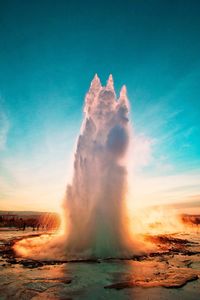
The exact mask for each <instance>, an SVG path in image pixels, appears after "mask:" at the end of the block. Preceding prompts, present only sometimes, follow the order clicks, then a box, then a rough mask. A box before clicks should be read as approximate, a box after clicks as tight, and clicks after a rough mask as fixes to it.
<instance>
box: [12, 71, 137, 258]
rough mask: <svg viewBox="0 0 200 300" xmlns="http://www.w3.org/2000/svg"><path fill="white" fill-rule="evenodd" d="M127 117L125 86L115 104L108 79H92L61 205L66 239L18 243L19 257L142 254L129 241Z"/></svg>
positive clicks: (41, 239)
mask: <svg viewBox="0 0 200 300" xmlns="http://www.w3.org/2000/svg"><path fill="white" fill-rule="evenodd" d="M128 112H129V103H128V99H127V95H126V87H125V86H123V87H122V89H121V92H120V96H119V99H117V98H116V94H115V90H114V85H113V78H112V75H110V76H109V79H108V82H107V85H106V86H105V87H103V86H101V83H100V80H99V78H98V76H97V75H95V77H94V79H93V81H92V83H91V86H90V89H89V91H88V93H87V95H86V98H85V107H84V114H85V115H84V120H83V124H82V127H81V133H80V135H79V138H78V141H77V147H76V151H75V155H74V169H73V179H72V183H71V185H68V187H67V192H66V197H65V200H64V209H65V219H66V230H65V234H64V236H57V237H54V238H52V239H51V240H49V239H46V238H39V240H38V239H36V238H34V239H32V240H30V239H29V240H28V239H27V240H22V241H20V242H19V243H17V244H16V245H15V247H14V248H15V250H16V252H17V253H18V254H20V255H23V256H26V257H32V258H33V257H37V258H41V257H42V258H50V257H51V258H55V257H57V258H59V259H61V258H63V257H65V258H66V257H67V258H70V257H76V258H89V257H99V258H107V257H129V256H131V255H132V254H133V253H135V252H136V248H138V246H139V248H140V249H141V243H139V245H138V241H137V243H136V244H135V243H133V239H132V238H131V235H130V230H129V227H130V226H129V218H128V215H127V209H126V197H127V167H126V164H127V150H128V145H129V131H130V126H129V119H128ZM47 242H48V243H47ZM136 245H137V247H136ZM140 249H139V250H140ZM137 252H138V251H137Z"/></svg>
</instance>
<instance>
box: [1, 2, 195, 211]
mask: <svg viewBox="0 0 200 300" xmlns="http://www.w3.org/2000/svg"><path fill="white" fill-rule="evenodd" d="M199 15H200V2H199V1H198V0H196V1H195V0H192V1H184V0H183V1H177V0H174V1H169V0H168V1H166V0H163V1H156V0H146V1H141V0H137V1H136V0H133V1H127V0H125V1H96V2H95V3H94V1H61V0H58V1H51V0H48V1H38V0H35V1H33V0H30V1H19V0H18V1H17V0H13V1H11V0H8V1H6V0H5V1H3V0H2V1H0V38H1V43H0V96H1V98H0V209H11V210H12V209H33V210H35V209H41V210H56V209H57V207H58V206H59V204H60V199H61V198H62V197H63V194H64V191H65V185H66V181H67V177H68V175H69V174H70V170H71V161H72V158H73V149H74V143H75V141H76V137H77V135H78V133H79V128H80V124H81V120H82V107H83V101H84V96H85V93H86V92H87V89H88V87H89V84H90V81H91V79H92V78H93V76H94V74H95V73H98V75H99V77H100V78H101V80H102V83H103V84H105V82H106V79H107V77H108V75H109V74H110V73H112V74H113V77H114V81H115V88H116V91H117V92H119V89H120V87H121V86H122V84H124V83H125V84H126V86H127V89H128V95H129V100H130V103H131V119H132V123H133V127H134V136H135V143H136V144H137V145H136V147H135V150H134V151H133V159H134V161H136V163H135V165H136V166H135V169H134V170H133V172H134V176H135V177H136V179H134V180H135V181H134V183H133V186H134V188H133V189H134V192H133V194H136V195H133V197H135V199H136V200H135V201H136V202H137V201H138V202H139V200H138V199H142V201H144V202H145V203H148V202H149V203H151V202H152V203H154V202H156V203H157V202H159V203H164V202H168V201H169V202H180V201H190V202H193V201H198V200H200V184H199V182H200V181H199V179H200V151H199V149H200V139H199V136H200V125H199V120H200V90H199V78H200V55H199V53H200V39H199V36H200V18H199ZM138 181H139V183H138ZM141 185H142V186H145V187H147V188H145V190H147V192H146V194H145V195H144V193H143V191H141V189H139V188H138V187H141ZM143 190H144V189H143Z"/></svg>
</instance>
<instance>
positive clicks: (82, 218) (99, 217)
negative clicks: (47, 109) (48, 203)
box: [65, 75, 129, 257]
mask: <svg viewBox="0 0 200 300" xmlns="http://www.w3.org/2000/svg"><path fill="white" fill-rule="evenodd" d="M128 112H129V103H128V99H127V95H126V87H125V86H123V87H122V89H121V92H120V96H119V99H117V98H116V94H115V90H114V85H113V78H112V75H110V76H109V79H108V81H107V85H106V86H105V87H103V86H101V83H100V80H99V78H98V76H97V75H95V77H94V79H93V81H92V82H91V86H90V89H89V91H88V93H87V95H86V98H85V106H84V113H85V116H84V120H83V124H82V127H81V133H80V135H79V137H78V141H77V148H76V152H75V157H74V175H73V180H72V184H71V185H69V186H68V187H67V195H66V203H65V209H66V213H67V219H68V220H69V221H68V238H67V252H70V253H71V254H78V253H79V254H81V253H88V254H89V255H94V256H97V257H106V256H116V255H122V254H126V253H128V252H127V251H128V248H129V246H128V227H127V216H126V212H125V198H126V190H127V169H126V160H125V159H126V153H127V147H128V144H129V120H128Z"/></svg>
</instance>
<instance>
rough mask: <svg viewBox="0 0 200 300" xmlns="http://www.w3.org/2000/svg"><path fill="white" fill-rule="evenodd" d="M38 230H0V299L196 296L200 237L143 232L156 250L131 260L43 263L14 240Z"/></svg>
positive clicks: (198, 295)
mask: <svg viewBox="0 0 200 300" xmlns="http://www.w3.org/2000/svg"><path fill="white" fill-rule="evenodd" d="M40 234H41V233H37V232H26V233H22V232H19V231H17V232H12V231H9V232H8V231H5V232H3V231H1V232H0V278H1V280H0V299H20V300H23V299H61V300H62V299H63V300H64V299H65V300H66V299H75V300H76V299H115V300H117V299H137V300H145V299H148V300H150V299H152V300H154V299H163V300H164V299H165V300H167V299H176V300H178V299H183V300H187V299H188V300H189V299H190V300H192V299H193V300H198V299H200V280H199V278H200V236H199V234H197V233H191V234H189V235H186V234H176V235H159V236H146V239H147V240H148V241H149V240H150V241H151V242H153V243H155V244H156V245H158V246H159V250H158V251H157V252H154V253H151V254H149V255H143V256H133V257H132V259H129V260H125V259H107V260H87V261H83V260H82V261H79V260H73V261H59V260H51V261H42V260H30V259H24V258H22V257H16V256H15V253H14V251H13V249H12V246H13V244H14V243H15V242H16V241H17V240H20V239H22V238H24V235H26V236H32V235H35V236H37V235H40Z"/></svg>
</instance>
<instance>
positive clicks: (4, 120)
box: [0, 107, 10, 151]
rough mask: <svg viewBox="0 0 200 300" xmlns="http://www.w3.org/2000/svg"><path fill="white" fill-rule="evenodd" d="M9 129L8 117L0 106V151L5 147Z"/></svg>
mask: <svg viewBox="0 0 200 300" xmlns="http://www.w3.org/2000/svg"><path fill="white" fill-rule="evenodd" d="M9 129H10V122H9V119H8V117H7V115H6V113H5V112H4V111H3V109H2V108H1V107H0V151H1V150H4V149H5V147H6V142H7V137H8V132H9Z"/></svg>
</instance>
